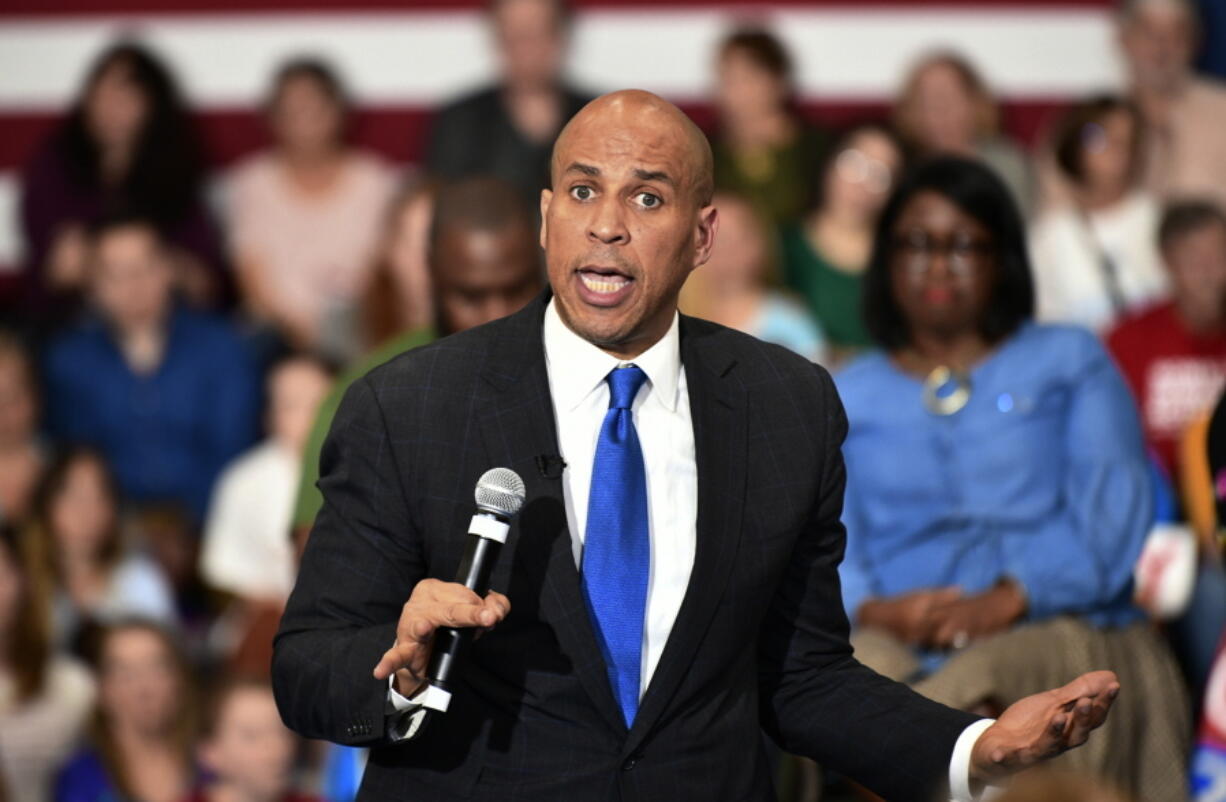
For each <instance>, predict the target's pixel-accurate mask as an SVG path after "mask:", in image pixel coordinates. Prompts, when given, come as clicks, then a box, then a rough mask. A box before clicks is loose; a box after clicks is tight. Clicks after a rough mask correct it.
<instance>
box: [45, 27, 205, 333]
mask: <svg viewBox="0 0 1226 802" xmlns="http://www.w3.org/2000/svg"><path fill="white" fill-rule="evenodd" d="M204 169H205V162H204V155H203V151H202V149H201V145H200V143H199V140H198V138H197V134H196V130H195V128H194V127H193V122H192V120H191V118H190V117H189V115H188V112H187V110H186V108H185V106H184V104H183V101H182V99H181V97H180V95H179V91H178V88H177V87H176V85H175V81H174V79H173V77H172V76H171V74H170V73H169V71H168V70H167V68H166V67H165V65H163V64H162V63H161V61H160V60H159V59H158V58H157V57H156V56H155V55H154V54H153V53H151V52H150V51H149V50H147V49H146V48H145V47H143V46H142V45H139V44H134V43H121V44H118V45H115V46H113V47H111V48H109V49H108V50H107V51H106V52H105V53H103V54H102V55H101V56H100V57H99V58H98V60H97V61H96V62H95V64H94V66H93V68H92V69H91V70H90V72H89V77H88V78H87V79H86V81H85V86H84V88H83V89H82V91H81V94H80V96H79V97H78V99H77V101H76V102H75V103H74V104H73V107H72V109H71V111H69V113H68V116H67V117H66V119H65V120H64V121H63V122H62V123H61V124H60V126H59V127H58V128H57V129H56V130H55V132H54V133H53V134H52V135H51V137H50V138H49V140H48V141H47V142H45V143H44V144H43V146H42V147H41V148H40V149H39V151H38V152H37V154H36V155H35V157H34V159H33V160H32V161H31V162H30V163H29V164H28V165H27V167H26V169H25V172H24V174H23V177H22V194H21V223H22V228H23V234H24V238H25V246H26V283H27V285H28V294H27V309H26V310H25V311H26V312H28V313H29V314H30V315H31V316H32V317H34V318H35V321H34V322H36V323H41V324H43V325H45V326H54V325H57V324H60V323H63V322H65V321H67V320H70V319H71V318H72V316H73V315H74V314H75V312H76V311H77V309H78V306H79V301H80V296H81V293H82V290H83V289H84V288H85V285H86V284H87V280H86V274H87V263H88V251H89V248H88V244H87V240H88V234H87V230H88V228H89V226H90V224H91V223H93V222H94V221H95V220H96V219H98V218H99V217H101V216H105V215H109V214H114V213H116V212H120V211H122V212H131V213H135V214H140V215H143V216H145V217H147V218H148V219H149V220H150V222H151V224H153V225H155V226H157V227H158V228H159V229H161V230H162V231H163V232H164V234H165V237H166V242H167V248H166V257H167V261H168V263H169V266H170V268H171V273H172V274H173V276H174V280H175V283H176V285H177V286H178V287H179V288H180V290H181V291H182V293H183V295H184V297H185V298H186V299H187V300H188V301H189V302H191V303H193V304H196V305H207V304H213V303H216V302H217V301H218V300H220V299H222V298H224V297H225V295H226V293H227V291H228V279H227V277H226V275H225V272H224V270H223V266H222V262H223V260H222V257H221V250H220V243H219V238H218V234H217V230H216V227H215V225H214V223H213V221H212V220H211V219H210V217H209V215H208V212H207V210H206V208H205V205H204V201H203V196H202V182H203V176H204Z"/></svg>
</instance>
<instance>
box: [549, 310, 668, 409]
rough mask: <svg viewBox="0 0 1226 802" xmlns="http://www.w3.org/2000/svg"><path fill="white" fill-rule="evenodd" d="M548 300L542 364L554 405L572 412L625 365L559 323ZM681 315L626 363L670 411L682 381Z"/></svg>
mask: <svg viewBox="0 0 1226 802" xmlns="http://www.w3.org/2000/svg"><path fill="white" fill-rule="evenodd" d="M556 303H557V301H556V299H553V298H551V299H550V300H549V306H548V307H546V309H545V332H544V339H545V362H546V364H547V365H548V366H549V374H550V377H551V380H552V381H551V384H552V389H553V392H554V403H555V404H557V405H558V408H559V409H565V410H568V411H569V410H573V409H574V408H575V407H577V406H579V404H580V402H582V401H583V399H585V398H587V396H588V394H589V393H591V392H592V391H593V390H595V389H596V388H597V387H598V386H600V384H601V382H603V381H604V380H605V376H607V375H609V371H611V370H613V369H614V368H616V367H617V366H618V365H622V364H627V363H626V362H624V361H623V360H620V359H618V358H617V357H615V356H613V355H612V354H608V353H605V352H604V351H602V350H600V348H598V347H596V346H595V345H592V344H591V343H590V342H588V341H587V340H585V339H583V338H582V337H580V336H579V335H578V334H576V333H575V332H573V331H571V330H570V328H569V327H568V326H567V325H566V324H565V323H563V322H562V316H561V315H559V314H558V310H557V308H556V307H555V304H556ZM679 322H680V316H679V315H678V314H677V313H676V312H673V322H672V325H670V326H669V327H668V332H667V333H666V334H665V335H664V336H663V337H661V338H660V340H659V341H658V342H656V344H655V345H653V346H651V347H650V348H648V349H647V350H646V351H644V352H643V353H641V354H639V355H638V356H637V357H636V358H634V359H632V360H629V362H630V363H632V364H635V365H638V366H639V367H640V368H642V370H643V372H644V373H646V374H647V380H648V381H649V382H650V383H651V392H652V393H653V394H654V395H655V396H656V398H658V399H659V400H660V403H662V404H663V405H664V406H665V407H666V408H667V409H668V410H669V411H670V412H672V411H676V409H677V385H678V383H679V381H680V379H681V335H680V327H679Z"/></svg>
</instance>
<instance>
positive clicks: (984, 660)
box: [851, 617, 1191, 802]
mask: <svg viewBox="0 0 1226 802" xmlns="http://www.w3.org/2000/svg"><path fill="white" fill-rule="evenodd" d="M851 641H852V645H853V646H854V647H855V650H856V657H857V658H859V660H860V661H861V662H862V663H864V664H865V665H867V666H869V667H871V668H873V669H874V670H876V671H877V672H879V673H881V674H884V675H886V676H888V677H890V678H892V679H896V680H899V681H903V682H909V683H910V684H911V687H913V688H914V689H915V690H916V691H918V692H919V693H922V694H923V695H924V696H927V697H928V698H930V699H934V700H936V701H938V702H941V703H943V704H947V705H949V706H950V707H956V708H959V709H962V710H970V709H972V708H974V707H976V706H978V705H981V704H983V703H985V702H987V703H991V704H996V705H1000V706H1002V707H1004V706H1008V705H1010V704H1012V703H1013V702H1015V701H1017V700H1018V699H1021V698H1022V697H1025V696H1029V695H1030V694H1033V693H1038V692H1040V691H1044V690H1047V689H1049V688H1058V687H1060V686H1061V685H1064V684H1066V683H1068V682H1069V681H1071V680H1072V679H1074V678H1076V677H1077V676H1078V675H1080V674H1083V673H1085V672H1087V671H1095V670H1099V669H1109V670H1111V671H1114V672H1115V673H1116V675H1117V676H1119V678H1120V684H1121V686H1122V689H1121V691H1120V695H1119V697H1118V698H1117V699H1116V701H1115V704H1114V705H1113V706H1112V709H1111V714H1110V716H1108V719H1107V723H1106V724H1104V725H1103V726H1102V728H1101V729H1100V730H1098V731H1096V732H1095V733H1093V735H1091V737H1090V740H1089V742H1088V743H1086V744H1085V746H1082V747H1080V748H1079V749H1074V750H1073V751H1071V752H1068V753H1066V754H1064V755H1062V756H1060V757H1059V758H1057V759H1056V760H1055V761H1053V767H1060V768H1064V769H1069V770H1074V771H1079V772H1088V773H1091V774H1094V775H1097V776H1099V777H1102V778H1104V779H1107V780H1109V781H1111V782H1113V783H1115V784H1116V785H1117V786H1119V788H1120V789H1121V790H1123V791H1125V792H1127V793H1130V794H1132V795H1133V796H1134V797H1135V798H1136V799H1137V800H1138V801H1139V802H1181V801H1182V800H1186V799H1187V798H1188V792H1187V785H1188V769H1187V765H1188V764H1187V759H1188V748H1189V741H1190V738H1191V723H1190V721H1189V710H1188V708H1189V703H1188V699H1187V694H1186V690H1185V688H1184V685H1183V678H1182V677H1181V676H1180V674H1179V670H1178V669H1177V668H1176V666H1175V661H1174V660H1173V659H1172V657H1171V655H1170V652H1169V651H1168V650H1167V648H1166V645H1165V644H1164V643H1163V642H1162V641H1161V640H1160V639H1159V638H1158V636H1157V635H1156V634H1155V633H1154V631H1153V630H1152V628H1151V627H1150V626H1149V625H1148V624H1146V623H1143V622H1142V623H1137V624H1134V625H1132V626H1129V627H1125V628H1122V629H1098V628H1096V627H1092V626H1090V625H1089V624H1086V623H1084V622H1083V621H1081V620H1080V619H1077V618H1071V617H1063V618H1055V619H1052V620H1049V621H1043V622H1040V623H1035V624H1024V625H1022V626H1019V627H1017V628H1016V629H1013V630H1010V631H1009V632H1004V633H1001V634H999V635H995V636H993V637H990V638H985V639H984V640H982V641H979V642H977V643H974V644H972V645H970V646H968V647H967V648H965V649H963V650H962V651H960V652H958V653H957V654H955V655H954V656H953V657H951V658H950V659H949V661H948V662H947V663H945V665H944V666H942V668H941V669H940V670H939V671H937V672H936V673H935V674H931V675H929V676H926V677H920V678H918V679H917V677H918V675H919V671H920V664H919V661H918V660H917V659H916V657H915V655H914V653H913V652H912V650H911V649H910V647H908V646H907V645H905V644H904V643H902V642H901V641H899V640H898V639H896V638H895V637H894V636H893V635H891V634H889V633H885V632H882V631H880V630H872V629H862V630H858V631H856V632H855V633H853V635H852V639H851Z"/></svg>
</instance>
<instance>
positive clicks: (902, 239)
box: [893, 231, 996, 278]
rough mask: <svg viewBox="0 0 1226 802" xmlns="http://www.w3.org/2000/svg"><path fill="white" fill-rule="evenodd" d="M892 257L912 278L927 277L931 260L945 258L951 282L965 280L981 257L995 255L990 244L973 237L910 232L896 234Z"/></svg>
mask: <svg viewBox="0 0 1226 802" xmlns="http://www.w3.org/2000/svg"><path fill="white" fill-rule="evenodd" d="M893 248H894V253H895V254H896V255H897V256H898V257H899V258H900V259H901V260H902V265H903V267H904V268H905V269H906V271H907V272H908V273H909V274H911V275H912V276H916V277H918V276H923V275H927V273H928V271H929V270H931V269H932V260H933V257H934V256H935V255H936V254H938V253H940V254H943V255H944V256H945V261H946V264H947V266H948V269H949V272H950V274H951V275H953V276H954V277H955V278H968V277H969V276H971V275H972V273H973V272H974V270H975V268H977V267H979V265H980V264H982V263H983V260H984V258H985V257H987V256H990V255H991V254H992V253H993V252H995V250H996V249H995V247H994V246H993V244H992V242H991V241H990V240H987V239H984V238H982V237H975V236H973V235H971V234H966V233H962V232H958V233H955V234H954V235H953V236H951V237H947V238H943V239H942V238H937V237H932V236H930V235H928V234H927V233H926V232H924V231H910V232H907V233H905V234H898V235H896V236H895V237H894V241H893Z"/></svg>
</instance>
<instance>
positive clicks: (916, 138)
mask: <svg viewBox="0 0 1226 802" xmlns="http://www.w3.org/2000/svg"><path fill="white" fill-rule="evenodd" d="M894 124H895V126H896V127H897V128H898V132H899V134H901V135H902V137H903V140H904V141H905V142H906V143H907V145H908V146H909V147H911V148H912V149H914V151H915V155H916V156H918V157H920V158H927V157H931V156H936V155H940V154H946V155H951V156H964V157H966V158H972V159H979V160H980V161H982V162H983V163H984V164H986V165H988V166H989V167H991V168H992V169H993V170H995V171H996V173H997V175H999V176H1000V178H1001V179H1002V180H1003V181H1004V182H1005V185H1006V186H1008V187H1009V190H1010V191H1011V192H1012V193H1013V199H1014V200H1015V201H1016V202H1017V203H1018V205H1019V206H1020V207H1021V209H1022V210H1023V211H1027V210H1029V209H1030V207H1031V204H1032V200H1033V198H1032V195H1033V190H1032V187H1031V184H1032V179H1031V175H1030V164H1029V162H1028V161H1027V159H1026V155H1025V154H1024V153H1023V152H1022V150H1021V149H1020V148H1019V147H1018V146H1017V144H1016V143H1014V142H1013V141H1012V140H1010V139H1009V138H1008V137H1007V136H1005V134H1004V133H1003V132H1002V131H1001V127H1000V109H999V107H998V106H997V103H996V99H995V98H994V97H993V96H992V93H991V91H989V89H988V86H987V84H986V83H985V82H984V80H983V77H982V76H980V75H979V73H978V72H977V71H976V70H975V68H974V67H973V66H971V63H970V62H969V61H967V60H966V59H965V58H963V57H962V56H960V55H958V54H957V53H952V52H937V53H932V54H930V55H928V56H925V57H924V58H922V59H920V60H919V61H918V62H917V63H916V64H915V65H914V66H913V67H912V68H911V71H910V72H909V73H908V74H907V77H906V79H905V80H904V81H903V87H902V91H901V92H899V94H898V98H897V99H896V100H895V101H894Z"/></svg>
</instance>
